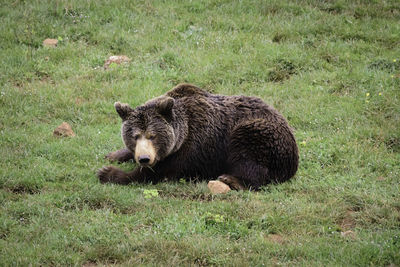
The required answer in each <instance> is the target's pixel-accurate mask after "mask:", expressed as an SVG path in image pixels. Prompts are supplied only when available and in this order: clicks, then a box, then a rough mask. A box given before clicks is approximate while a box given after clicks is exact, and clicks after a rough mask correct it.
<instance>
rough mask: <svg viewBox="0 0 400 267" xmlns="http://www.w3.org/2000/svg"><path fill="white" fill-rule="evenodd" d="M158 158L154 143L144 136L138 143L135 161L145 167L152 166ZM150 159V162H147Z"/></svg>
mask: <svg viewBox="0 0 400 267" xmlns="http://www.w3.org/2000/svg"><path fill="white" fill-rule="evenodd" d="M155 158H156V150H155V148H154V146H153V142H152V141H151V140H149V139H147V138H145V137H144V136H142V137H140V138H139V139H138V140H137V141H136V148H135V161H136V162H137V163H139V164H141V165H143V166H152V165H153V163H154V160H155ZM144 159H146V160H147V159H148V162H145V161H146V160H144Z"/></svg>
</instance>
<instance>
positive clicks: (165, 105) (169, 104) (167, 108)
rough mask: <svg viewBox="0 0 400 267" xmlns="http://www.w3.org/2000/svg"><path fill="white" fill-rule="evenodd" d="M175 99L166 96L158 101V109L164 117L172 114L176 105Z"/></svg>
mask: <svg viewBox="0 0 400 267" xmlns="http://www.w3.org/2000/svg"><path fill="white" fill-rule="evenodd" d="M174 104H175V100H174V99H173V98H172V97H169V96H168V97H165V98H162V99H161V100H160V102H158V103H157V106H156V108H157V111H158V113H160V114H161V115H163V116H164V117H170V116H171V114H172V108H173V107H174Z"/></svg>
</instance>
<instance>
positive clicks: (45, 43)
mask: <svg viewBox="0 0 400 267" xmlns="http://www.w3.org/2000/svg"><path fill="white" fill-rule="evenodd" d="M57 44H58V40H57V39H46V40H44V41H43V46H47V47H56V46H57Z"/></svg>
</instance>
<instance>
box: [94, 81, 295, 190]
mask: <svg viewBox="0 0 400 267" xmlns="http://www.w3.org/2000/svg"><path fill="white" fill-rule="evenodd" d="M115 109H116V110H117V112H118V114H119V115H120V117H121V118H122V129H121V134H122V139H123V140H124V143H125V145H126V148H124V149H121V150H118V151H115V152H112V153H110V154H108V155H107V156H106V157H107V158H108V159H110V160H112V161H119V162H124V161H128V160H130V159H134V160H135V161H136V163H137V164H139V166H138V167H137V168H136V169H135V170H133V171H131V172H124V171H122V170H120V169H118V168H116V167H114V166H108V167H103V168H102V169H100V170H99V171H98V177H99V179H100V181H101V182H102V183H116V184H128V183H130V182H153V183H156V182H158V181H160V180H162V179H164V178H170V179H180V178H183V177H197V178H200V179H211V178H215V177H218V179H219V180H220V181H222V182H224V183H226V184H228V185H229V186H230V187H231V188H233V189H242V188H251V189H258V188H259V187H260V186H262V185H265V184H268V183H270V182H283V181H286V180H288V179H290V178H291V177H293V176H294V175H295V173H296V171H297V166H298V158H299V157H298V149H297V145H296V141H295V138H294V136H293V133H292V130H291V128H290V127H289V125H288V124H287V122H286V120H285V119H284V118H283V116H282V115H281V114H279V113H278V112H277V111H276V110H275V109H273V108H272V107H270V106H268V105H267V104H265V103H264V102H263V101H262V100H261V99H259V98H256V97H247V96H223V95H214V94H211V93H208V92H206V91H204V90H202V89H200V88H197V87H196V86H194V85H190V84H180V85H178V86H177V87H175V88H174V89H172V90H171V91H169V92H167V93H166V94H164V95H162V96H160V97H157V98H154V99H152V100H150V101H148V102H146V103H145V104H144V105H142V106H139V107H137V108H135V109H133V108H131V107H129V106H128V105H127V104H121V103H119V102H117V103H115Z"/></svg>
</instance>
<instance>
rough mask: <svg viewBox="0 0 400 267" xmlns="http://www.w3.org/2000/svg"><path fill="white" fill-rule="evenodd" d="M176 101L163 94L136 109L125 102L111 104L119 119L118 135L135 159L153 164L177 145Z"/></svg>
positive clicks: (141, 162)
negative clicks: (173, 121)
mask: <svg viewBox="0 0 400 267" xmlns="http://www.w3.org/2000/svg"><path fill="white" fill-rule="evenodd" d="M174 104H175V100H174V99H173V98H171V97H167V96H163V97H159V98H156V99H154V100H152V101H149V102H147V103H145V104H144V105H142V106H139V107H137V108H135V109H133V108H131V107H130V106H129V105H127V104H121V103H119V102H116V103H115V104H114V106H115V109H116V110H117V112H118V114H119V116H120V117H121V118H122V127H121V135H122V139H123V141H124V143H125V145H126V147H127V148H128V149H129V150H131V151H132V152H133V154H134V156H135V157H134V158H135V161H136V162H137V163H138V164H140V165H141V166H143V167H152V166H154V165H155V164H156V163H157V162H159V161H161V160H163V159H164V158H165V157H167V156H168V155H170V154H171V153H172V151H173V149H174V147H175V144H176V137H175V132H174V128H173V126H172V120H173V118H174V109H173V108H174Z"/></svg>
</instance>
